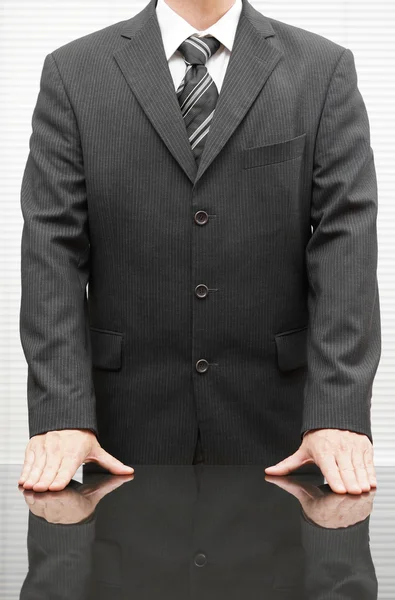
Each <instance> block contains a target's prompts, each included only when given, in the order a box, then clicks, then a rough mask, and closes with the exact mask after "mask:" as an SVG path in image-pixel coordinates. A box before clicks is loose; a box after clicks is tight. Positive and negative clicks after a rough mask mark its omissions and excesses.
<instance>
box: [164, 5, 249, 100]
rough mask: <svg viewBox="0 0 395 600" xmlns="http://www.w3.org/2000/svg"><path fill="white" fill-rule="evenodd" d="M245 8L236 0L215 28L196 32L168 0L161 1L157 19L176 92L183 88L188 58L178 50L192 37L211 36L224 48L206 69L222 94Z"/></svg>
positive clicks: (215, 55)
mask: <svg viewBox="0 0 395 600" xmlns="http://www.w3.org/2000/svg"><path fill="white" fill-rule="evenodd" d="M241 8H242V0H235V3H234V4H233V6H231V7H230V9H229V10H228V11H227V12H226V13H225V14H224V15H223V16H222V17H221V18H220V19H219V20H218V21H217V22H216V23H214V25H211V27H209V28H208V29H205V30H204V31H201V30H198V29H195V27H193V25H191V24H190V23H188V21H186V20H185V19H183V18H182V17H181V16H180V15H179V14H178V13H176V12H175V11H174V10H173V9H172V8H170V6H169V5H168V4H166V2H165V0H158V2H157V5H156V16H157V18H158V22H159V27H160V30H161V34H162V40H163V46H164V49H165V54H166V59H167V61H168V65H169V69H170V73H171V76H172V78H173V82H174V88H175V89H177V88H178V86H179V85H180V83H181V81H182V79H183V77H184V75H185V71H186V65H185V62H184V57H183V55H182V54H181V52H180V51H179V50H177V48H178V47H179V46H180V44H182V42H183V41H184V40H186V38H187V37H189V36H190V35H197V36H202V35H208V34H210V35H212V36H214V37H216V38H217V40H218V41H219V42H221V45H220V47H219V48H218V50H217V52H216V53H215V54H214V55H213V56H210V58H209V59H208V60H207V63H206V67H207V70H208V72H209V73H210V75H211V77H212V78H213V80H214V82H215V84H216V86H217V89H218V92H220V90H221V87H222V82H223V79H224V76H225V71H226V67H227V66H228V62H229V58H230V53H231V50H232V47H233V42H234V38H235V33H236V29H237V25H238V22H239V17H240V13H241Z"/></svg>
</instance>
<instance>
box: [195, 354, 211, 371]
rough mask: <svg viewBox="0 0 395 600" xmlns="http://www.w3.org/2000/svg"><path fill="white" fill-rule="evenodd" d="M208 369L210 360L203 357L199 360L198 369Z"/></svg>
mask: <svg viewBox="0 0 395 600" xmlns="http://www.w3.org/2000/svg"><path fill="white" fill-rule="evenodd" d="M207 369H208V362H207V360H205V359H204V358H201V359H200V360H198V361H197V363H196V371H198V373H205V372H206V371H207Z"/></svg>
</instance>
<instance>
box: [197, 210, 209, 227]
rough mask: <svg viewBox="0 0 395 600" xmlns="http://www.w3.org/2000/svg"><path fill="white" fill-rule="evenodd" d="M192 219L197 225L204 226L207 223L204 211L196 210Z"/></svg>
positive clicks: (206, 215)
mask: <svg viewBox="0 0 395 600" xmlns="http://www.w3.org/2000/svg"><path fill="white" fill-rule="evenodd" d="M194 218H195V222H196V223H197V224H198V225H205V224H206V223H207V221H208V214H207V213H206V211H205V210H198V211H197V213H195V217H194Z"/></svg>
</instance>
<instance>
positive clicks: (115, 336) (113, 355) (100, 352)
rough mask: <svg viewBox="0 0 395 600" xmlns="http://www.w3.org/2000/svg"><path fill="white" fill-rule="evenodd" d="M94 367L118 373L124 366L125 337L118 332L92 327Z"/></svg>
mask: <svg viewBox="0 0 395 600" xmlns="http://www.w3.org/2000/svg"><path fill="white" fill-rule="evenodd" d="M90 336H91V350H92V367H95V368H96V369H105V370H107V371H117V370H119V369H120V368H121V366H122V340H123V335H122V333H120V332H117V331H110V330H108V329H98V328H97V327H90Z"/></svg>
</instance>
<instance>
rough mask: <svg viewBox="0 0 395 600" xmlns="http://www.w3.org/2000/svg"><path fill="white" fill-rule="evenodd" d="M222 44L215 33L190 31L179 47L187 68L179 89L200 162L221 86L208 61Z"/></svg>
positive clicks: (196, 154) (189, 132)
mask: <svg viewBox="0 0 395 600" xmlns="http://www.w3.org/2000/svg"><path fill="white" fill-rule="evenodd" d="M220 45H221V42H219V41H218V40H217V38H215V37H213V36H208V35H206V36H202V37H197V36H196V35H191V36H189V37H188V38H187V39H186V40H185V41H184V42H182V44H181V45H180V46H179V47H178V50H179V51H180V52H181V54H182V55H183V56H184V61H185V64H186V66H187V68H186V72H185V75H184V78H183V80H182V81H181V83H180V86H179V87H178V89H177V92H176V93H177V97H178V102H179V104H180V108H181V112H182V116H183V118H184V122H185V125H186V128H187V133H188V137H189V141H190V143H191V147H192V150H193V153H194V156H195V159H196V163H197V164H198V165H199V162H200V157H201V154H202V152H203V148H204V143H205V141H206V137H207V134H208V132H209V129H210V122H211V120H212V118H213V116H214V110H215V105H216V103H217V100H218V89H217V86H216V85H215V82H214V81H213V79H212V77H211V75H210V73H209V72H208V70H207V67H206V61H207V59H208V58H210V56H213V54H215V52H216V51H217V50H218V48H219V47H220Z"/></svg>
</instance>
